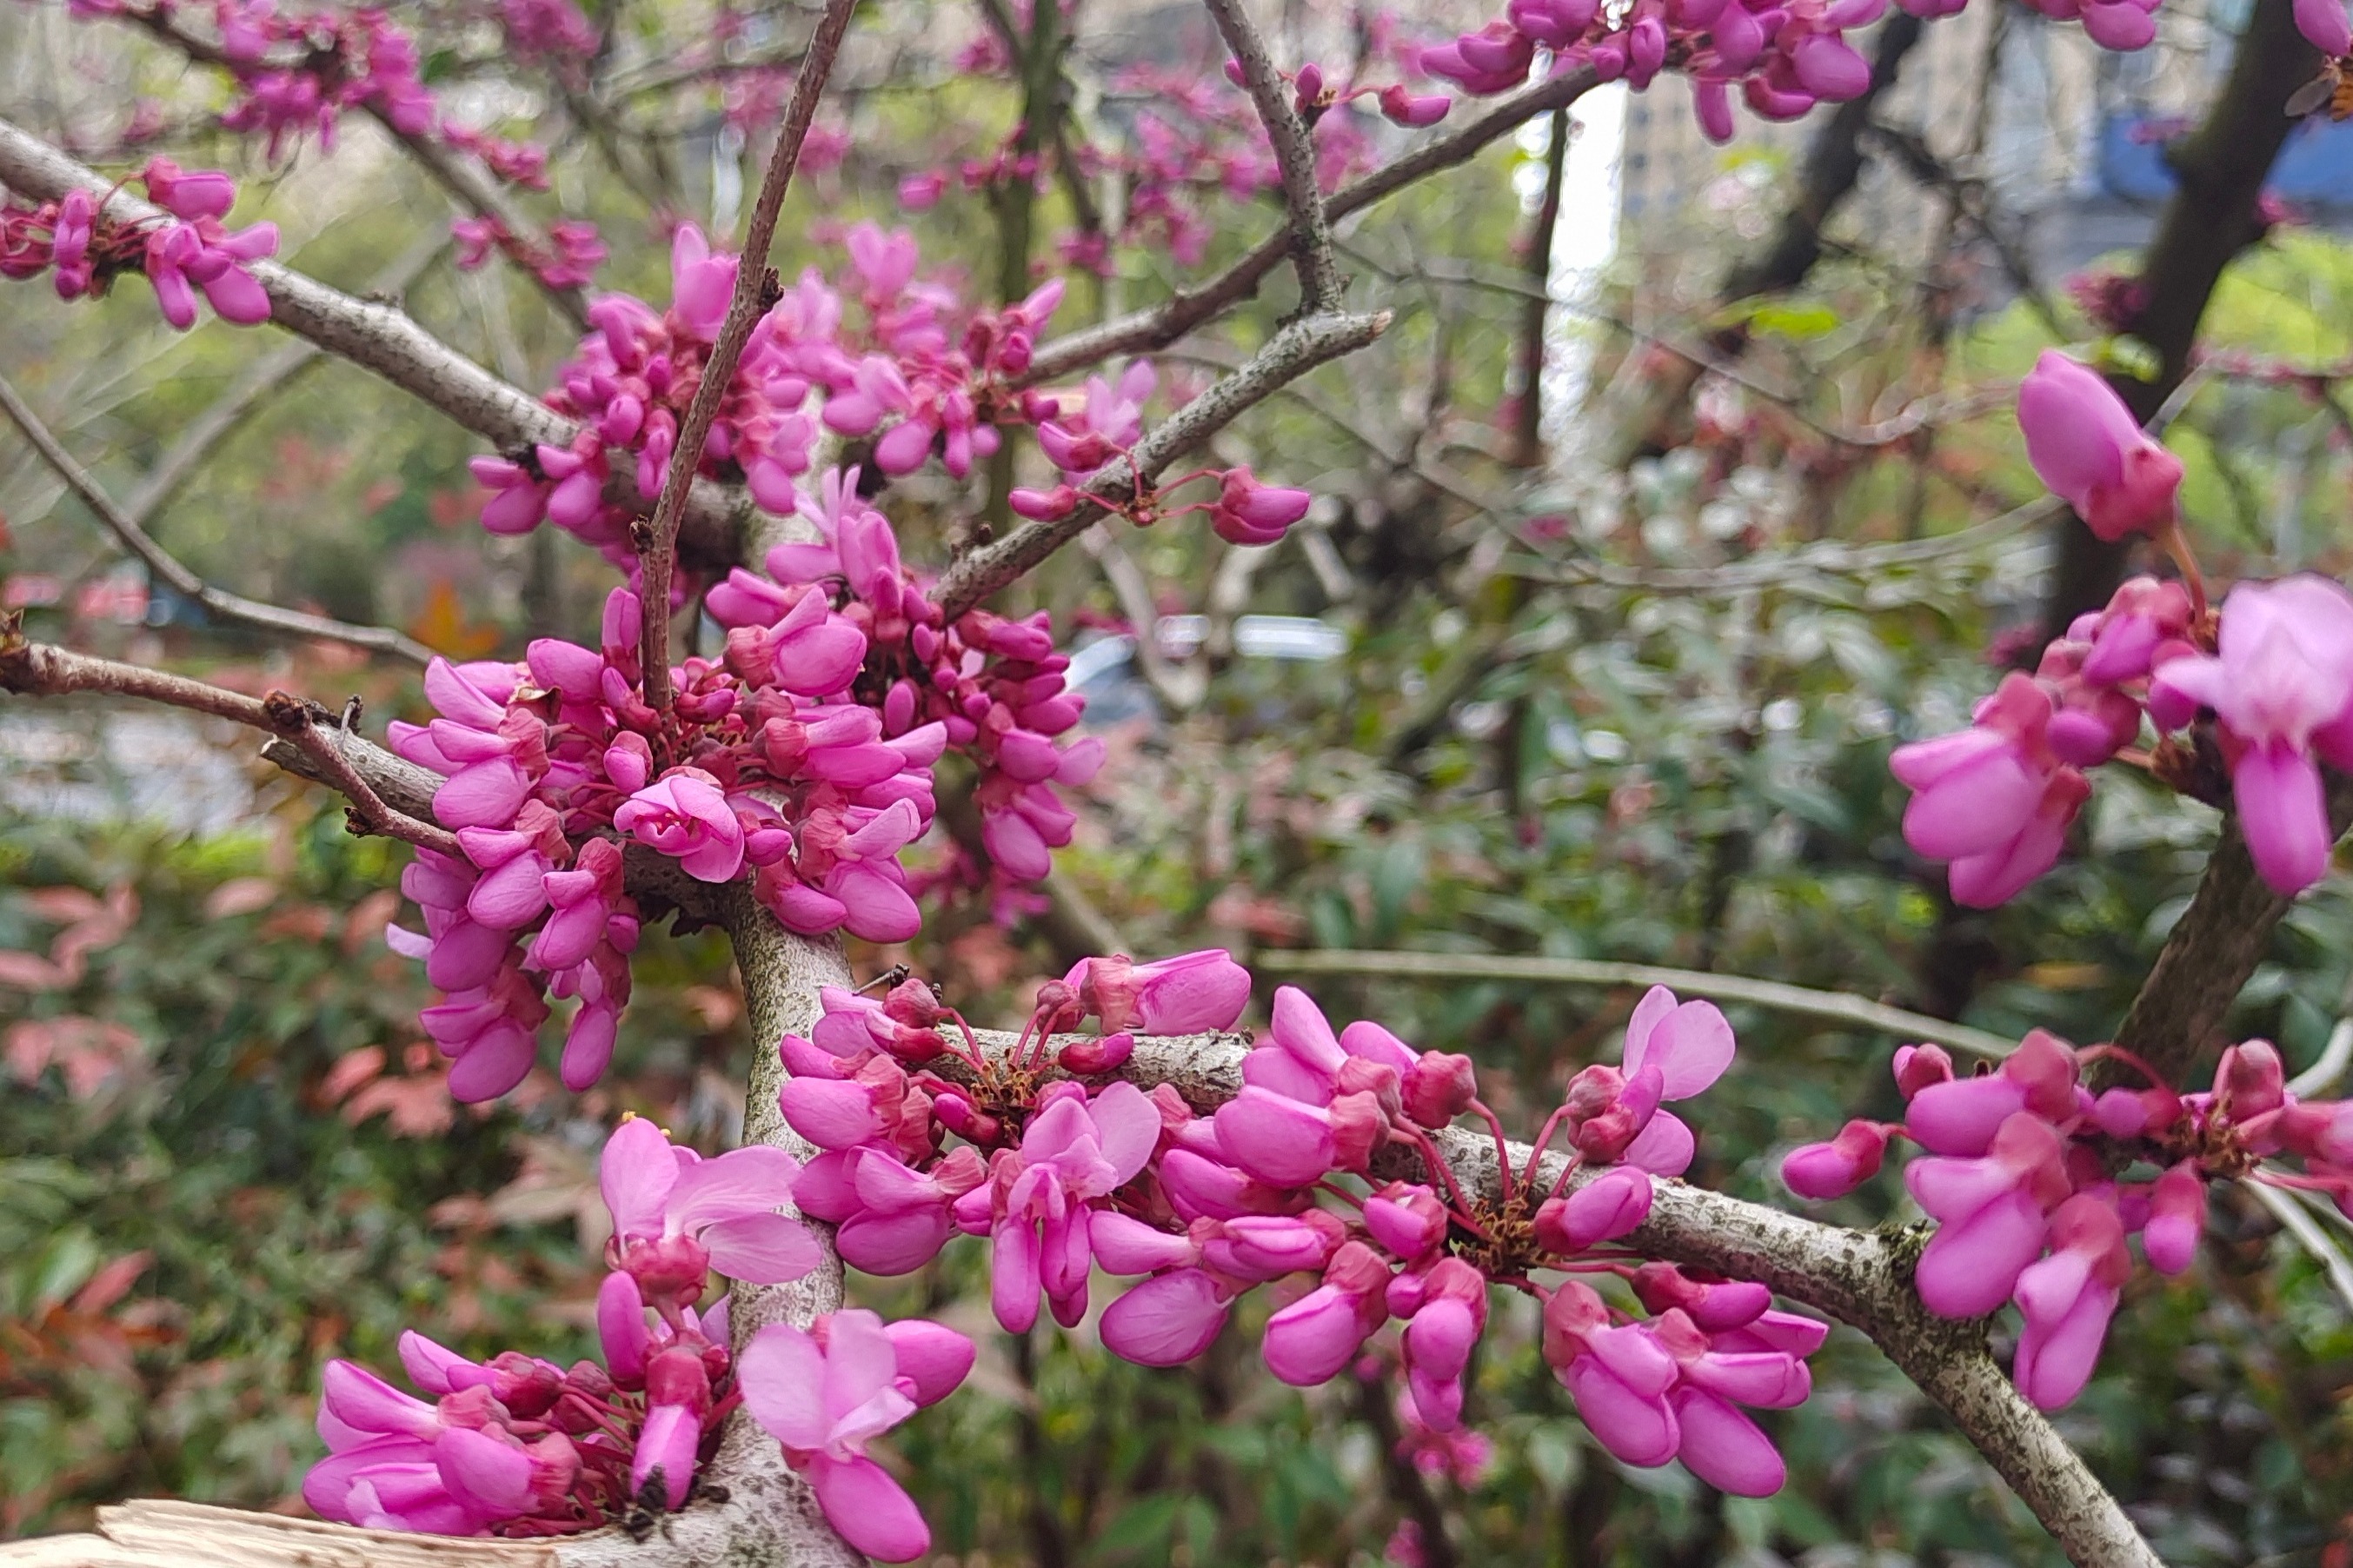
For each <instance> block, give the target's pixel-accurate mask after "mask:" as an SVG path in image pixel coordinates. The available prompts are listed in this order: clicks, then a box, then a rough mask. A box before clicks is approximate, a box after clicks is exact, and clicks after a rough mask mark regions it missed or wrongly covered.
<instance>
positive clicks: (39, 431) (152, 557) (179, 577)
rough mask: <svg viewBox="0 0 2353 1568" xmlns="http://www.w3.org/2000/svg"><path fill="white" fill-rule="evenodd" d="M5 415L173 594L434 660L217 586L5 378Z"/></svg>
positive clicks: (424, 650) (395, 640)
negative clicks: (137, 514) (121, 499)
mask: <svg viewBox="0 0 2353 1568" xmlns="http://www.w3.org/2000/svg"><path fill="white" fill-rule="evenodd" d="M0 414H5V415H6V416H8V418H9V421H10V422H11V423H13V424H14V425H15V426H16V428H17V430H18V431H20V432H21V433H22V434H23V435H24V437H25V439H26V441H27V442H29V443H30V444H31V445H32V447H33V450H34V451H36V452H37V453H39V454H40V457H41V460H42V461H43V462H45V463H47V464H48V466H49V467H50V468H54V469H56V470H57V474H58V478H59V479H63V480H64V481H65V483H66V488H67V489H70V490H72V491H73V493H74V494H75V495H77V496H79V498H81V502H82V504H83V505H84V506H87V507H88V508H90V511H91V512H92V513H93V514H94V515H95V516H96V517H97V518H98V521H99V522H100V525H101V526H102V527H104V528H105V530H106V531H108V532H109V533H111V534H112V535H114V537H115V540H116V542H119V543H120V544H121V546H122V547H123V548H124V549H125V550H128V551H129V552H131V553H132V554H133V555H135V556H137V557H138V558H139V559H140V560H141V561H142V562H143V563H145V564H146V566H147V569H148V570H149V571H150V572H152V573H153V574H155V575H156V576H157V577H158V578H160V579H161V580H162V581H164V583H165V584H169V585H170V587H171V588H172V590H173V591H174V593H177V594H180V595H184V596H185V597H187V598H190V599H194V600H195V602H196V603H197V604H199V605H203V606H204V607H205V608H206V609H207V610H209V611H211V612H212V613H213V614H214V615H216V616H221V617H222V618H224V619H227V620H234V621H242V622H244V623H246V624H247V625H248V626H259V627H261V628H263V629H264V630H266V631H271V632H275V633H277V634H279V635H280V636H281V637H317V638H321V639H322V640H325V641H328V642H339V643H347V644H349V645H350V646H352V647H362V648H366V649H367V650H368V651H370V652H372V653H388V654H392V655H394V656H395V657H396V658H405V659H407V660H408V661H409V662H410V663H412V664H417V665H422V664H425V663H427V661H429V660H430V659H431V658H432V657H433V650H432V649H431V648H428V647H426V646H425V645H424V644H423V643H420V642H418V641H417V640H416V639H415V638H414V637H406V636H404V635H402V634H401V633H399V632H397V631H395V630H393V629H392V628H391V627H389V626H353V625H352V624H351V623H349V622H347V621H338V620H334V619H332V618H330V617H328V616H313V615H310V614H308V613H306V612H304V611H301V610H290V609H287V608H285V607H284V606H282V605H270V604H265V603H263V602H262V601H260V600H259V599H248V598H247V597H245V596H244V595H241V594H232V593H229V592H227V590H226V589H221V588H216V587H214V586H213V585H212V584H209V583H206V581H205V580H204V579H203V578H201V577H199V576H197V575H196V574H195V573H194V572H191V571H189V570H188V568H187V567H186V566H185V565H183V564H182V563H180V561H179V560H178V559H177V558H176V557H174V555H172V554H171V553H170V552H168V551H166V550H164V547H163V546H162V545H160V544H157V543H156V542H155V541H154V540H153V538H152V537H150V536H149V534H148V532H147V531H146V530H145V529H143V528H142V527H140V526H139V523H138V521H137V520H136V519H135V518H133V517H132V515H131V514H130V513H129V512H128V511H126V510H123V509H122V508H121V506H119V505H117V504H116V502H115V500H114V498H113V497H112V496H111V495H109V494H108V493H107V492H106V490H105V489H104V488H103V487H102V486H100V484H99V482H98V480H97V479H94V478H93V477H91V475H90V471H89V470H88V469H87V468H83V467H82V466H81V465H80V464H79V463H78V462H76V461H75V460H74V458H73V454H72V453H70V452H69V451H67V450H66V449H65V447H64V446H63V445H61V444H60V443H59V442H58V438H57V437H55V436H54V435H52V434H51V433H50V431H49V428H48V426H46V425H44V424H42V423H41V420H40V417H39V416H37V415H36V414H35V413H34V412H33V410H32V406H31V405H29V404H27V403H26V401H25V399H24V396H23V395H22V394H20V393H19V392H18V391H17V390H16V387H15V386H14V385H12V384H10V383H9V382H8V379H7V378H6V377H5V376H0Z"/></svg>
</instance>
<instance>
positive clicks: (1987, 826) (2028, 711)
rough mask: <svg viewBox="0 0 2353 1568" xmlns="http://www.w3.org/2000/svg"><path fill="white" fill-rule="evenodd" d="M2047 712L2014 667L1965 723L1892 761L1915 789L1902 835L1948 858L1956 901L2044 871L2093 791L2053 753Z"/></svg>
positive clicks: (1977, 904) (1984, 904)
mask: <svg viewBox="0 0 2353 1568" xmlns="http://www.w3.org/2000/svg"><path fill="white" fill-rule="evenodd" d="M2051 715H2052V704H2051V698H2050V695H2049V694H2048V693H2047V692H2045V691H2044V690H2043V689H2042V687H2041V686H2039V685H2037V684H2036V683H2035V681H2034V680H2033V679H2032V678H2031V677H2029V676H2026V675H2021V674H2017V673H2014V672H2013V673H2012V674H2010V675H2008V676H2005V677H2004V678H2003V679H2002V683H2001V685H2000V687H1999V688H1997V689H1995V691H1994V693H1993V695H1992V696H1990V697H1988V698H1987V699H1986V700H1984V701H1983V702H1981V703H1979V704H1978V710H1977V714H1976V719H1975V723H1974V725H1973V726H1972V727H1971V728H1969V729H1967V730H1962V731H1957V732H1956V733H1954V734H1950V735H1940V736H1938V737H1936V739H1935V740H1932V741H1915V742H1912V743H1911V744H1909V745H1904V746H1898V747H1897V748H1896V749H1895V752H1894V755H1893V756H1892V757H1890V758H1889V759H1888V767H1889V771H1891V772H1892V773H1894V775H1895V777H1896V778H1897V780H1898V781H1900V782H1901V783H1902V784H1905V787H1907V788H1909V789H1911V790H1912V791H1913V792H1914V794H1913V796H1912V803H1911V805H1908V806H1907V807H1905V812H1904V837H1905V842H1906V843H1908V844H1910V845H1911V846H1912V847H1913V848H1914V849H1915V850H1916V851H1917V852H1919V853H1920V854H1922V855H1924V856H1926V857H1927V858H1929V859H1932V860H1949V861H1950V862H1952V868H1951V870H1950V872H1949V874H1948V875H1949V878H1950V880H1951V883H1952V889H1953V897H1954V898H1955V899H1956V900H1959V901H1960V902H1961V903H1964V904H1968V905H1970V906H1971V907H1973V908H1978V909H1986V908H1990V907H1991V906H1993V905H1995V904H1999V903H2001V902H2003V901H2004V900H2008V899H2010V897H2011V896H2013V895H2014V894H2016V893H2017V892H2018V891H2019V890H2020V889H2022V888H2024V887H2025V886H2026V884H2028V883H2029V882H2031V881H2032V880H2034V879H2035V878H2037V877H2040V876H2041V875H2042V873H2043V872H2045V871H2047V870H2049V869H2050V868H2052V866H2053V865H2054V864H2056V863H2057V861H2058V858H2059V850H2060V847H2061V846H2062V845H2063V843H2064V842H2065V839H2066V835H2067V827H2068V825H2069V824H2071V823H2072V822H2073V821H2074V819H2075V813H2076V811H2077V810H2078V809H2080V808H2081V807H2082V805H2083V804H2084V798H2085V797H2086V796H2087V795H2090V793H2091V786H2090V784H2087V783H2085V782H2084V775H2083V774H2082V773H2080V772H2078V771H2077V770H2075V769H2074V768H2073V767H2069V766H2067V765H2065V764H2063V763H2061V762H2060V761H2059V760H2058V758H2057V757H2056V756H2055V755H2054V754H2053V753H2052V750H2051V746H2050V742H2049V727H2050V723H2051Z"/></svg>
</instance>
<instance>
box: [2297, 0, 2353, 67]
mask: <svg viewBox="0 0 2353 1568" xmlns="http://www.w3.org/2000/svg"><path fill="white" fill-rule="evenodd" d="M2295 30H2296V31H2297V32H2299V33H2302V34H2303V35H2304V37H2305V40H2306V42H2307V43H2309V44H2311V46H2312V47H2314V48H2316V49H2318V50H2319V51H2320V52H2321V53H2322V54H2324V55H2327V57H2328V58H2331V59H2339V58H2343V57H2345V56H2347V55H2353V23H2348V22H2347V21H2346V19H2345V0H2295Z"/></svg>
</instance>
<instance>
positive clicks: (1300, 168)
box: [1203, 0, 1346, 314]
mask: <svg viewBox="0 0 2353 1568" xmlns="http://www.w3.org/2000/svg"><path fill="white" fill-rule="evenodd" d="M1203 3H1204V4H1205V5H1208V8H1209V15H1210V16H1211V17H1213V18H1214V19H1215V20H1216V22H1217V24H1218V33H1219V37H1223V38H1224V39H1225V40H1226V47H1228V48H1229V49H1231V50H1233V52H1234V60H1235V62H1236V63H1237V64H1238V65H1240V67H1241V72H1242V89H1243V90H1244V91H1246V92H1248V93H1249V94H1250V102H1251V103H1253V104H1255V105H1256V106H1257V108H1258V117H1259V120H1260V121H1261V123H1263V124H1264V125H1265V126H1266V134H1267V139H1268V140H1269V141H1271V142H1273V143H1274V162H1275V166H1276V168H1278V169H1279V170H1281V171H1282V204H1283V205H1284V206H1285V207H1287V208H1288V209H1289V210H1290V214H1291V264H1292V265H1293V267H1295V268H1298V271H1299V293H1300V310H1301V312H1302V313H1303V314H1305V313H1308V312H1312V311H1318V310H1338V309H1339V308H1340V296H1341V294H1342V293H1343V292H1344V291H1345V288H1346V284H1345V282H1344V281H1343V280H1342V279H1341V277H1340V264H1339V263H1338V262H1337V261H1336V260H1335V259H1334V258H1333V256H1332V225H1331V220H1330V219H1329V217H1327V216H1325V214H1324V191H1323V187H1322V186H1320V185H1319V184H1316V180H1315V142H1314V137H1312V136H1311V135H1310V134H1309V133H1308V130H1307V127H1306V125H1305V123H1304V122H1303V121H1301V120H1300V118H1299V110H1298V109H1297V108H1296V107H1295V106H1294V105H1293V101H1292V100H1293V92H1292V88H1291V84H1290V83H1288V82H1286V81H1284V80H1283V79H1282V77H1281V76H1280V75H1279V74H1278V73H1277V72H1276V70H1275V68H1274V60H1273V58H1271V56H1270V55H1269V54H1268V53H1267V47H1266V39H1265V38H1263V37H1261V36H1260V34H1259V30H1258V25H1257V24H1256V23H1254V22H1252V21H1251V20H1250V13H1249V12H1248V11H1245V10H1243V9H1242V0H1203Z"/></svg>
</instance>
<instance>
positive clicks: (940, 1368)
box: [737, 1310, 973, 1563]
mask: <svg viewBox="0 0 2353 1568" xmlns="http://www.w3.org/2000/svg"><path fill="white" fill-rule="evenodd" d="M972 1360H973V1347H972V1343H971V1342H970V1341H969V1340H966V1339H965V1338H964V1336H963V1335H961V1334H957V1333H955V1332H953V1331H950V1330H947V1329H943V1328H941V1327H939V1326H938V1325H937V1324H933V1323H923V1324H920V1325H913V1326H911V1325H907V1324H897V1323H894V1324H892V1325H890V1327H889V1328H887V1329H886V1328H885V1327H884V1325H883V1323H882V1321H881V1319H880V1318H878V1317H876V1316H875V1315H874V1314H873V1313H871V1312H865V1311H855V1310H851V1311H840V1312H835V1313H832V1314H830V1315H828V1316H827V1317H825V1318H821V1319H819V1320H818V1324H817V1332H816V1333H815V1334H810V1333H805V1332H803V1331H801V1330H799V1329H797V1328H795V1327H793V1326H792V1325H791V1324H789V1323H770V1324H769V1325H768V1326H766V1327H765V1328H764V1329H762V1330H761V1331H759V1332H758V1333H757V1334H755V1335H754V1336H753V1339H752V1342H751V1343H750V1344H747V1345H745V1346H744V1352H743V1354H742V1356H741V1358H740V1359H739V1362H738V1366H737V1377H738V1381H739V1383H740V1384H741V1386H742V1388H743V1391H744V1406H745V1408H747V1409H749V1410H750V1411H751V1413H752V1418H753V1419H754V1420H755V1421H757V1422H758V1423H759V1424H760V1426H761V1428H762V1430H764V1431H765V1432H766V1433H767V1434H768V1436H771V1437H774V1438H775V1439H776V1441H777V1442H779V1443H780V1444H782V1445H783V1446H784V1450H785V1459H786V1463H788V1464H790V1465H791V1466H792V1467H793V1468H795V1469H797V1470H798V1471H800V1472H801V1473H803V1474H804V1475H806V1476H807V1478H808V1480H809V1486H810V1488H811V1489H812V1490H814V1491H815V1492H816V1494H817V1500H818V1506H819V1507H820V1508H822V1509H823V1510H825V1516H826V1519H827V1520H828V1522H830V1523H831V1524H832V1525H833V1527H834V1529H836V1530H837V1531H840V1532H841V1535H842V1538H843V1539H844V1540H846V1541H848V1542H849V1544H850V1545H851V1546H853V1547H855V1548H856V1549H858V1550H859V1551H860V1552H865V1553H866V1554H867V1555H869V1556H871V1557H879V1558H881V1560H882V1561H883V1562H886V1563H908V1562H913V1560H914V1559H916V1558H918V1557H921V1556H923V1553H925V1552H928V1551H930V1550H931V1544H932V1532H931V1529H930V1527H929V1526H928V1525H926V1524H925V1523H924V1522H923V1513H922V1511H921V1510H918V1509H917V1508H916V1507H915V1503H914V1500H913V1499H912V1498H910V1497H908V1495H907V1494H906V1492H905V1491H904V1490H903V1489H902V1488H901V1487H900V1485H899V1483H898V1482H897V1481H895V1480H893V1479H891V1475H890V1472H888V1471H886V1470H885V1469H883V1468H882V1467H881V1466H880V1465H878V1464H876V1463H875V1462H874V1461H873V1460H872V1459H871V1458H867V1456H866V1446H867V1445H868V1444H869V1443H871V1442H872V1441H873V1440H874V1439H875V1438H877V1437H879V1436H881V1435H882V1434H883V1433H884V1432H887V1431H889V1430H890V1429H891V1428H892V1427H893V1426H897V1425H898V1424H899V1423H900V1422H902V1421H904V1420H905V1419H906V1418H907V1417H908V1416H910V1415H913V1414H914V1413H915V1411H916V1410H917V1409H918V1408H920V1407H921V1406H923V1405H928V1404H930V1403H932V1402H933V1401H934V1400H937V1399H940V1398H942V1397H944V1396H945V1395H946V1394H948V1393H949V1392H950V1391H952V1390H953V1389H954V1388H955V1386H956V1384H959V1383H961V1382H962V1381H963V1379H964V1374H965V1372H966V1371H967V1370H969V1369H970V1367H971V1365H972Z"/></svg>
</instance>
